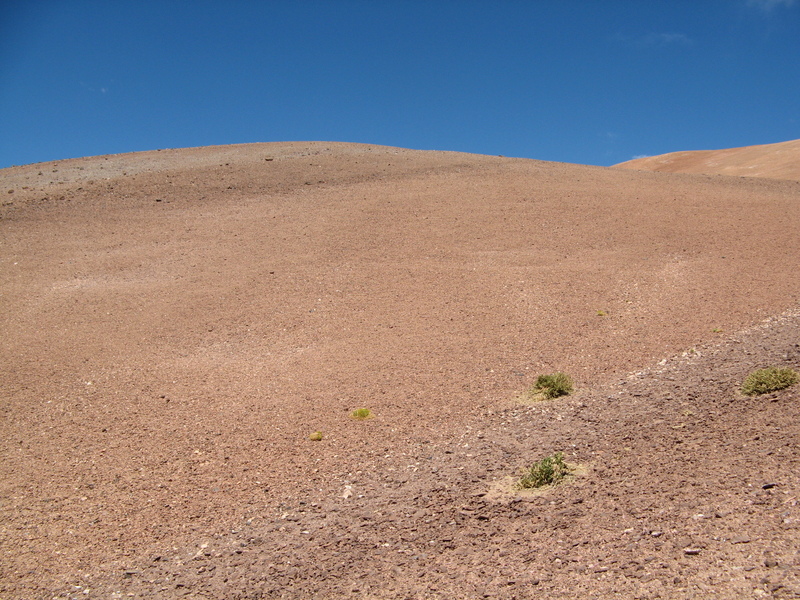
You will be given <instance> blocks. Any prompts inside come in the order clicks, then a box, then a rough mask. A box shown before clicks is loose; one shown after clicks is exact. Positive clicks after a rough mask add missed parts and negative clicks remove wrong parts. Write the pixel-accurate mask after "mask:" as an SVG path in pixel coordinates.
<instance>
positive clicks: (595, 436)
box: [0, 143, 800, 599]
mask: <svg viewBox="0 0 800 600" xmlns="http://www.w3.org/2000/svg"><path fill="white" fill-rule="evenodd" d="M0 182H2V188H0V190H2V192H3V199H2V200H3V201H2V208H0V217H1V219H0V265H2V268H0V299H2V308H3V310H2V322H1V323H2V324H1V325H0V327H2V329H0V340H2V343H1V344H0V361H2V372H1V377H2V378H1V379H0V410H1V411H2V421H1V422H0V434H1V435H0V449H1V450H2V470H1V471H0V474H2V478H1V479H0V499H1V500H2V504H1V505H0V527H2V536H0V551H1V552H2V557H3V559H2V561H0V598H3V599H6V598H8V599H12V598H26V599H28V598H48V599H50V598H177V597H190V598H219V599H229V598H269V599H273V598H275V599H277V598H292V599H294V598H297V599H300V598H312V597H313V598H330V599H339V598H364V599H366V598H409V599H412V598H413V599H417V598H418V599H423V598H448V599H452V598H481V597H489V598H493V597H494V598H507V599H511V598H518V599H527V598H576V599H577V598H626V599H627V598H658V597H660V598H687V599H689V598H759V597H776V598H798V597H800V575H799V571H800V507H798V499H800V448H799V447H798V440H799V439H800V437H799V434H800V418H799V417H800V403H799V402H798V392H799V391H800V390H798V387H799V386H796V387H794V388H789V389H788V390H785V391H782V392H778V393H774V394H770V395H768V396H766V397H764V396H761V397H755V398H748V397H744V396H742V395H741V394H740V393H739V391H738V389H739V386H740V384H741V381H742V380H743V378H744V377H745V376H746V375H747V373H748V372H750V371H751V370H753V369H755V368H759V367H762V366H768V365H779V366H792V367H795V368H799V367H800V345H798V344H800V313H799V312H798V311H797V309H798V304H800V303H798V299H800V278H798V277H797V262H798V261H797V258H798V256H800V183H798V182H794V181H778V180H770V179H741V178H732V177H719V176H717V177H707V176H698V175H670V174H662V173H642V172H634V171H627V170H619V169H604V168H597V167H584V166H577V165H565V164H555V163H544V162H539V161H531V160H520V159H509V158H500V157H487V156H475V155H466V154H457V153H444V152H417V151H408V150H402V149H396V148H385V147H376V146H361V145H350V144H327V143H308V144H260V145H245V146H233V147H220V148H202V149H189V150H169V151H161V152H149V153H142V154H130V155H120V156H110V157H99V158H88V159H79V160H71V161H61V162H58V163H46V164H39V165H29V166H25V167H14V168H11V169H5V170H2V171H0ZM599 313H602V314H599ZM775 315H781V316H779V317H778V316H775ZM555 370H563V371H567V372H569V373H571V374H572V375H573V376H574V378H575V379H576V381H577V387H578V391H577V392H576V393H575V394H574V395H572V396H569V397H567V398H562V399H558V400H553V401H549V402H546V403H538V404H522V403H520V401H519V400H518V396H519V394H520V392H522V391H524V390H526V389H527V388H528V387H529V386H530V385H531V384H532V383H533V382H534V381H535V378H536V376H537V375H538V374H540V373H547V372H552V371H555ZM359 407H368V408H370V409H371V410H372V411H373V414H374V418H372V419H369V420H366V421H354V420H352V419H350V418H349V417H348V414H349V413H350V411H352V410H353V409H355V408H359ZM314 431H321V432H322V433H323V435H324V439H323V440H322V441H317V442H315V441H311V440H309V439H308V435H309V434H310V433H312V432H314ZM556 451H563V452H564V453H565V455H566V457H567V459H568V460H569V461H570V462H572V463H575V464H578V465H581V469H580V470H579V474H578V475H576V476H575V477H574V478H573V479H572V480H571V481H570V482H568V483H567V484H564V485H562V486H560V487H557V488H554V489H551V490H549V491H546V492H545V493H541V494H538V495H526V494H521V493H517V492H514V491H508V486H507V485H506V487H503V486H504V482H507V478H509V477H514V476H516V475H518V474H519V472H520V469H522V468H523V467H524V466H525V465H529V464H531V463H532V462H533V461H535V460H537V459H539V458H541V457H543V456H545V455H548V454H551V453H553V452H556ZM503 490H506V491H505V492H504V491H503Z"/></svg>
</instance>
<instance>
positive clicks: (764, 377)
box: [742, 367, 798, 396]
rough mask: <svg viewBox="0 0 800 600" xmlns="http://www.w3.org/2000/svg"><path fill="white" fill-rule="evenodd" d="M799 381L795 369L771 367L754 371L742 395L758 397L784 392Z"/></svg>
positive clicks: (746, 380) (746, 381)
mask: <svg viewBox="0 0 800 600" xmlns="http://www.w3.org/2000/svg"><path fill="white" fill-rule="evenodd" d="M797 381H798V375H797V371H795V370H794V369H781V368H778V367H769V368H767V369H758V370H757V371H753V372H752V373H750V375H748V376H747V378H746V379H745V380H744V383H743V384H742V393H743V394H745V395H747V396H756V395H758V394H766V393H768V392H775V391H777V390H782V389H783V388H787V387H789V386H790V385H794V384H795V383H797Z"/></svg>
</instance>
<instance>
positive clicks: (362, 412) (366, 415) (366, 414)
mask: <svg viewBox="0 0 800 600" xmlns="http://www.w3.org/2000/svg"><path fill="white" fill-rule="evenodd" d="M350 418H351V419H355V420H356V421H363V420H364V419H371V418H372V411H371V410H370V409H368V408H357V409H355V410H354V411H353V412H351V413H350Z"/></svg>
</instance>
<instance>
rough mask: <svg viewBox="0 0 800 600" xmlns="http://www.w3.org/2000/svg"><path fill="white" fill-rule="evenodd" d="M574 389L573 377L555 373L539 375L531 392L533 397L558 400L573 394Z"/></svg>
mask: <svg viewBox="0 0 800 600" xmlns="http://www.w3.org/2000/svg"><path fill="white" fill-rule="evenodd" d="M572 389H573V384H572V377H570V376H569V375H567V374H566V373H553V374H552V375H539V377H537V378H536V383H534V384H533V387H532V388H531V390H530V391H531V394H532V395H541V396H544V397H545V398H558V397H559V396H566V395H567V394H570V393H572Z"/></svg>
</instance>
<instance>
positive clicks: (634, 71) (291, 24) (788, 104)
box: [0, 0, 800, 167]
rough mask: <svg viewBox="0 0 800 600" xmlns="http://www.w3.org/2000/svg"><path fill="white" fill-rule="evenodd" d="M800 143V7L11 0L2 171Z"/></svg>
mask: <svg viewBox="0 0 800 600" xmlns="http://www.w3.org/2000/svg"><path fill="white" fill-rule="evenodd" d="M798 138H800V0H691V1H684V0H663V1H662V0H584V1H577V0H548V1H545V0H541V1H537V0H528V1H524V2H523V1H513V0H505V1H503V0H496V1H494V2H488V1H473V0H439V1H437V0H427V1H416V0H296V1H280V2H279V1H277V0H276V1H269V0H263V1H261V2H255V1H244V0H241V1H237V0H229V1H228V2H224V3H223V2H208V1H203V0H193V1H189V0H185V1H176V0H159V1H157V2H153V1H149V0H136V1H124V0H117V1H115V0H103V1H87V0H60V1H46V0H38V1H37V0H4V1H3V2H2V3H0V167H6V166H10V165H14V164H27V163H32V162H41V161H48V160H55V159H64V158H73V157H78V156H90V155H100V154H112V153H120V152H131V151H139V150H152V149H157V148H179V147H188V146H206V145H212V144H234V143H246V142H270V141H296V140H302V141H305V140H322V141H345V142H364V143H371V144H384V145H390V146H402V147H406V148H416V149H425V150H428V149H433V150H457V151H463V152H475V153H481V154H503V155H506V156H519V157H526V158H536V159H542V160H553V161H561V162H572V163H582V164H595V165H611V164H615V163H618V162H621V161H624V160H628V159H630V158H633V157H634V156H640V155H653V154H662V153H665V152H672V151H676V150H692V149H710V148H727V147H735V146H745V145H751V144H764V143H773V142H780V141H786V140H790V139H798Z"/></svg>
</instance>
